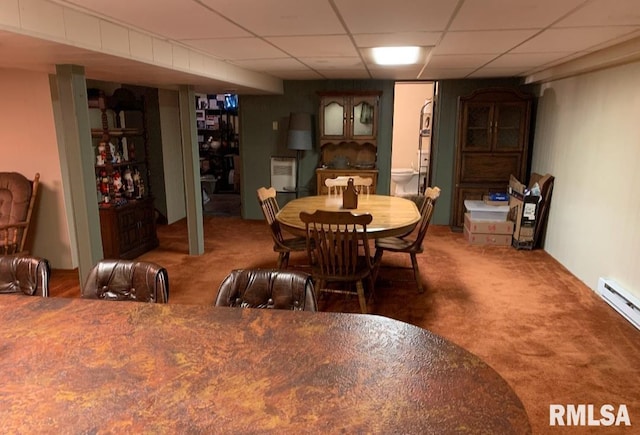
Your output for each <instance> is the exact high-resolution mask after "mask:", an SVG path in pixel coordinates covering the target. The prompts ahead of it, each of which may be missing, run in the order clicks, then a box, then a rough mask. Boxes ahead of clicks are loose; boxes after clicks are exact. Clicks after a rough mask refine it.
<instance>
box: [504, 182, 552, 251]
mask: <svg viewBox="0 0 640 435" xmlns="http://www.w3.org/2000/svg"><path fill="white" fill-rule="evenodd" d="M534 175H537V174H534ZM534 175H532V176H531V184H530V187H529V188H531V187H532V186H533V184H534V183H536V182H538V184H540V181H539V180H541V179H542V178H544V177H540V176H538V177H534ZM525 190H526V186H525V185H524V184H522V183H521V182H520V181H518V179H516V177H514V176H513V175H511V178H510V179H509V189H508V191H509V207H510V211H509V218H510V220H513V221H514V223H515V226H514V231H513V239H514V241H516V242H532V241H533V239H534V235H535V231H536V221H537V216H538V204H539V203H540V196H537V195H526V196H525V195H524V193H525ZM514 246H516V244H514Z"/></svg>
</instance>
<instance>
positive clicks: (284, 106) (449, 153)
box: [239, 78, 533, 225]
mask: <svg viewBox="0 0 640 435" xmlns="http://www.w3.org/2000/svg"><path fill="white" fill-rule="evenodd" d="M508 86H515V87H519V88H520V89H521V90H523V91H525V92H527V91H530V88H528V87H527V86H524V85H521V80H520V79H517V78H512V79H477V80H443V81H440V82H438V99H437V103H436V107H435V110H436V116H435V125H434V137H433V155H432V159H433V175H432V182H431V184H432V185H434V186H439V187H440V188H441V189H442V195H441V196H440V198H439V199H438V205H437V206H436V209H435V212H434V216H433V219H432V222H433V223H434V224H438V225H449V220H450V215H451V205H452V197H453V172H454V169H455V164H454V162H455V160H454V159H455V149H456V140H457V131H456V130H457V119H458V98H459V97H460V96H462V95H467V94H469V93H471V92H472V91H474V90H476V89H481V88H486V87H508ZM393 89H394V82H393V81H387V80H318V81H285V82H284V94H283V95H275V96H274V95H268V96H253V95H241V96H240V97H239V98H240V101H239V109H240V153H241V156H242V171H243V174H244V177H243V186H242V195H243V201H242V215H243V217H244V218H245V219H263V216H262V212H261V210H260V207H259V206H258V202H257V199H256V190H257V189H258V188H259V187H261V186H269V184H270V166H269V165H270V158H271V156H289V157H295V151H291V150H288V149H287V146H286V132H287V122H288V118H289V113H290V112H307V113H311V114H312V115H313V120H314V124H315V125H316V128H317V120H318V107H319V98H318V95H317V92H318V91H328V90H381V91H382V97H381V99H380V120H379V121H380V123H379V126H378V171H379V178H378V190H377V192H378V193H381V194H388V193H389V183H390V178H391V140H392V127H393V98H394V95H393ZM274 121H276V122H278V125H279V128H278V130H277V131H274V130H273V128H272V123H273V122H274ZM532 130H533V129H532ZM314 133H316V134H314V136H315V137H316V143H315V144H314V145H315V148H314V149H313V150H312V151H305V152H304V153H303V157H302V161H301V165H300V183H301V187H302V188H304V189H306V192H305V193H302V194H301V195H302V196H306V195H313V194H315V188H316V186H315V169H316V167H317V165H318V162H319V153H320V150H319V149H318V147H317V132H314ZM293 198H294V195H293V194H280V195H279V202H280V204H281V205H283V204H284V203H286V201H287V200H290V199H293Z"/></svg>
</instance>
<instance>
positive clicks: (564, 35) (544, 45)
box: [513, 26, 638, 53]
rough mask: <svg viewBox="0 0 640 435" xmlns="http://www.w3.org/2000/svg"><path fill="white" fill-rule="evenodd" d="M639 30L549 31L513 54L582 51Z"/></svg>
mask: <svg viewBox="0 0 640 435" xmlns="http://www.w3.org/2000/svg"><path fill="white" fill-rule="evenodd" d="M637 29H638V28H636V27H627V26H621V27H579V28H567V29H548V30H545V31H544V32H542V33H540V34H539V35H537V36H535V37H534V38H532V39H530V40H529V41H527V42H525V43H524V44H522V45H520V46H519V47H516V48H515V49H514V50H513V53H543V52H548V51H551V52H566V51H582V50H586V49H587V48H589V47H591V46H594V45H597V44H601V43H603V42H605V41H607V40H609V39H613V38H617V37H619V36H621V35H624V34H626V33H630V32H633V31H635V30H637Z"/></svg>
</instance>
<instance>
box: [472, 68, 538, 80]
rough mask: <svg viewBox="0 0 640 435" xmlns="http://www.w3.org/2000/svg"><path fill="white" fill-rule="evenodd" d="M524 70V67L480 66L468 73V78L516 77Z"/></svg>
mask: <svg viewBox="0 0 640 435" xmlns="http://www.w3.org/2000/svg"><path fill="white" fill-rule="evenodd" d="M525 72H526V69H525V68H515V67H514V68H481V69H479V70H478V71H474V72H473V73H471V74H470V75H469V78H493V77H517V76H520V75H523V74H524V73H525Z"/></svg>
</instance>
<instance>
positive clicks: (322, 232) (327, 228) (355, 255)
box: [300, 210, 373, 280]
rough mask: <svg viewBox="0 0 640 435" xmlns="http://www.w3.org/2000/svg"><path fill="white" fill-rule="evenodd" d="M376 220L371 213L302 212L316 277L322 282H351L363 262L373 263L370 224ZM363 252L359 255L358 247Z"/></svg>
mask: <svg viewBox="0 0 640 435" xmlns="http://www.w3.org/2000/svg"><path fill="white" fill-rule="evenodd" d="M372 219H373V217H372V216H371V215H370V214H369V213H365V214H353V213H351V212H349V211H326V210H316V211H315V212H313V213H307V212H304V211H303V212H300V220H302V222H304V223H305V227H306V231H307V253H308V256H309V261H310V262H311V264H312V267H313V268H314V269H315V271H314V275H317V276H318V278H320V279H327V278H344V279H345V280H348V279H349V278H351V277H353V275H354V274H355V273H356V272H357V271H358V269H360V268H361V266H362V259H363V258H364V259H365V261H368V262H369V265H368V266H369V267H370V266H371V264H370V259H371V255H370V251H369V243H368V240H367V225H368V224H370V223H371V221H372ZM361 247H362V248H363V249H364V254H363V255H360V252H359V248H361Z"/></svg>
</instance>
